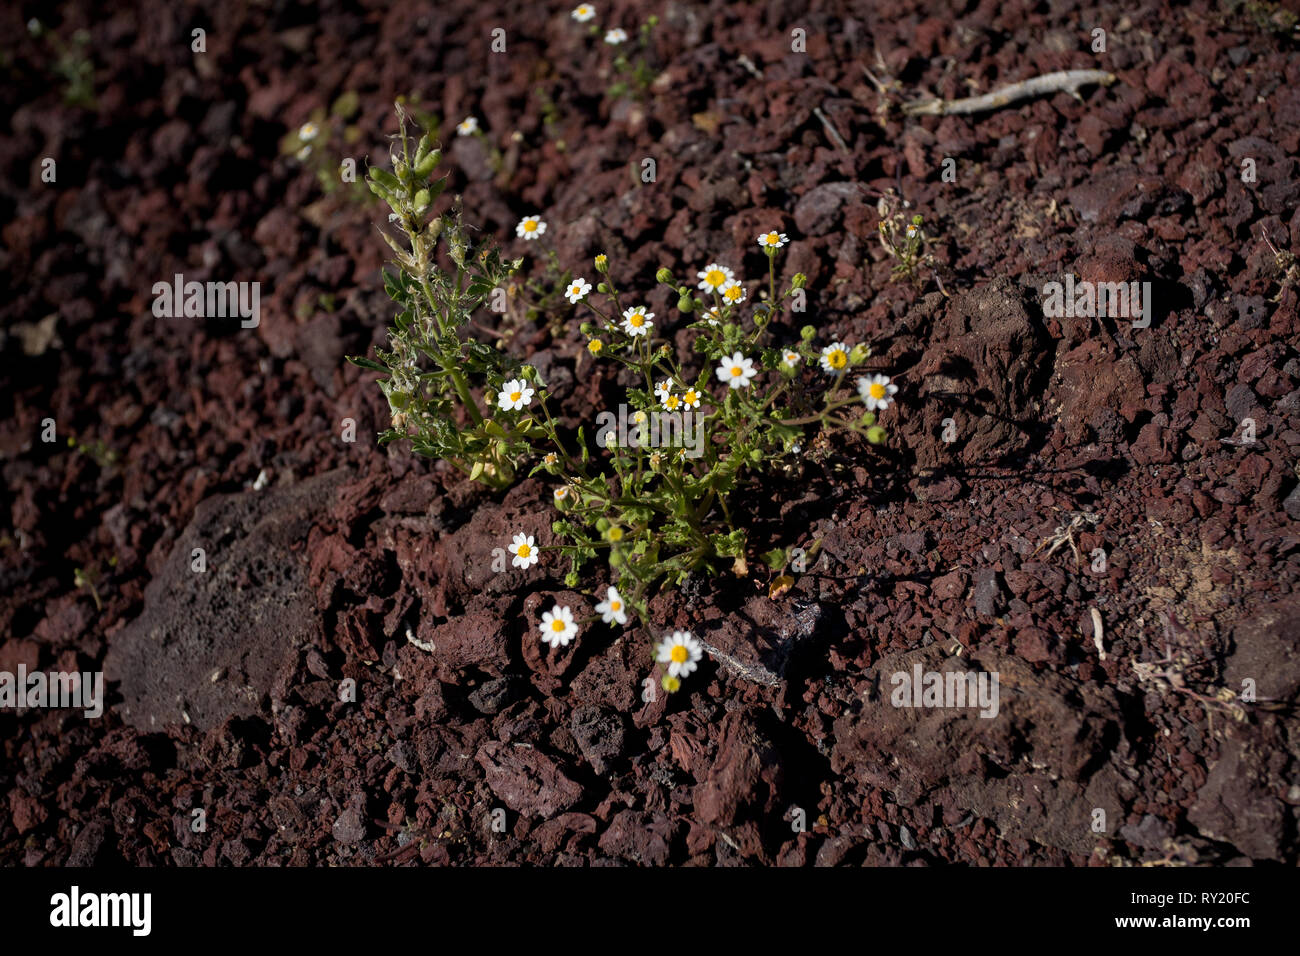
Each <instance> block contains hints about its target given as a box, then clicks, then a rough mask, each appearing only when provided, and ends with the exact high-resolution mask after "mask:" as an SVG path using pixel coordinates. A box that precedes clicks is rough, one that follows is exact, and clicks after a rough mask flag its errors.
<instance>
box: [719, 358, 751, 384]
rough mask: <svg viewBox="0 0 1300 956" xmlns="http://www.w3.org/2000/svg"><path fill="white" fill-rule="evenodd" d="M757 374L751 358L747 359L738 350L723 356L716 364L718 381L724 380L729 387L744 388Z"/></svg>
mask: <svg viewBox="0 0 1300 956" xmlns="http://www.w3.org/2000/svg"><path fill="white" fill-rule="evenodd" d="M757 374H758V369H756V368H754V361H753V359H747V358H745V356H743V355H741V354H740V353H739V352H737V353H735V354H734V355H732V356H731V358H724V359H723V360H722V364H721V365H719V366H718V381H720V382H726V383H727V385H728V386H730V387H731V388H746V387H748V385H749V382H750V380H751V379H752V378H753V377H754V376H755V375H757Z"/></svg>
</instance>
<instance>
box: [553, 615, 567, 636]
mask: <svg viewBox="0 0 1300 956" xmlns="http://www.w3.org/2000/svg"><path fill="white" fill-rule="evenodd" d="M551 630H552V631H554V632H555V633H557V634H558V633H560V632H561V631H563V630H564V622H563V621H561V620H560V619H559V618H558V617H557V618H556V619H555V620H553V621H551Z"/></svg>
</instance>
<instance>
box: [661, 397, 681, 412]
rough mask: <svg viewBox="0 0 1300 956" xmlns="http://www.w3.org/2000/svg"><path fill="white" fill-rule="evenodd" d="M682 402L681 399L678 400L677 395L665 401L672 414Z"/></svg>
mask: <svg viewBox="0 0 1300 956" xmlns="http://www.w3.org/2000/svg"><path fill="white" fill-rule="evenodd" d="M680 401H681V399H680V398H678V397H677V396H676V395H669V396H668V397H667V398H666V399H664V404H665V405H666V406H668V410H669V411H670V412H671V411H672V410H673V409H674V408H676V407H677V403H678V402H680Z"/></svg>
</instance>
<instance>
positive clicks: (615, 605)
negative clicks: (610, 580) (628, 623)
mask: <svg viewBox="0 0 1300 956" xmlns="http://www.w3.org/2000/svg"><path fill="white" fill-rule="evenodd" d="M609 609H610V610H611V611H616V612H617V611H621V610H623V602H622V601H610V602H609Z"/></svg>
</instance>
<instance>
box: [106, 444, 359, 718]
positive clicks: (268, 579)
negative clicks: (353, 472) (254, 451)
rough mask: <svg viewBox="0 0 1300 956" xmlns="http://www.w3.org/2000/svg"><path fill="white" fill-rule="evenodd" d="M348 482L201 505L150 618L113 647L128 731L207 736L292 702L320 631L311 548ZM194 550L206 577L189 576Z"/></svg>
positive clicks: (112, 676)
mask: <svg viewBox="0 0 1300 956" xmlns="http://www.w3.org/2000/svg"><path fill="white" fill-rule="evenodd" d="M346 477H347V472H346V471H344V470H341V469H340V470H336V471H331V472H327V473H325V474H323V475H318V476H316V477H315V478H311V479H308V480H307V481H303V482H299V483H298V484H295V485H291V486H289V487H286V488H275V489H270V490H267V491H248V492H244V493H242V494H232V495H218V496H215V497H212V498H208V499H206V500H205V501H203V502H202V503H201V504H200V505H199V506H198V508H197V509H196V510H195V513H194V520H193V521H191V522H190V524H189V526H188V527H187V528H186V529H185V530H184V531H183V532H182V533H181V536H180V539H179V540H178V541H177V542H176V546H175V548H173V549H172V553H171V556H170V557H168V559H167V562H166V564H164V565H163V567H162V569H161V570H160V571H159V572H158V574H157V575H156V576H155V577H154V579H153V580H152V581H150V582H149V586H148V587H147V588H146V589H145V596H144V600H145V606H144V613H142V614H141V615H140V617H138V618H137V619H136V620H135V621H133V622H132V623H131V624H129V625H127V626H126V627H125V628H123V629H122V630H121V631H120V632H118V633H117V634H116V635H114V636H113V637H112V638H110V646H109V649H108V654H107V657H106V658H105V662H104V669H105V675H106V676H107V677H108V679H109V680H113V681H120V682H121V693H122V704H121V706H120V709H119V710H120V713H121V715H122V718H123V719H124V720H125V721H126V722H127V723H129V724H131V725H132V726H134V727H137V728H139V729H141V730H146V731H156V730H161V729H162V728H163V727H165V726H168V725H180V724H183V723H192V724H194V725H195V726H196V727H198V728H199V729H200V730H208V729H211V728H213V727H218V726H220V725H221V724H222V723H223V722H224V721H225V720H226V719H227V718H229V717H231V716H240V717H247V716H251V715H254V714H258V713H260V712H262V710H263V706H264V702H265V700H266V698H267V697H268V696H269V695H272V694H276V695H277V696H278V695H280V694H282V693H284V691H285V688H284V687H282V686H281V684H282V682H284V681H287V680H288V679H289V678H290V677H291V676H292V671H293V669H294V666H295V663H296V660H297V658H298V654H299V650H300V648H302V647H304V646H305V645H308V644H311V643H314V641H315V639H316V637H317V635H318V634H319V631H320V626H321V625H320V613H319V611H318V609H317V607H316V601H315V596H314V594H313V592H312V589H311V587H310V585H309V583H308V571H307V564H306V560H305V558H304V554H303V542H305V541H306V540H307V534H308V531H309V530H310V529H311V527H312V525H313V523H314V522H315V521H316V520H317V519H318V518H319V517H321V516H323V515H325V514H326V513H327V512H328V510H329V508H330V506H331V503H332V501H333V498H334V493H335V491H336V490H337V489H338V488H339V486H340V485H341V484H342V483H343V481H344V479H345V478H346ZM195 548H202V549H204V551H205V554H206V561H207V570H206V571H205V572H203V573H199V572H196V571H193V570H191V560H192V559H191V554H192V552H193V550H194V549H195Z"/></svg>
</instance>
